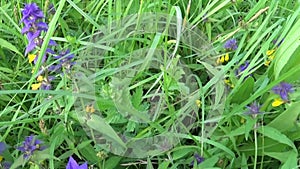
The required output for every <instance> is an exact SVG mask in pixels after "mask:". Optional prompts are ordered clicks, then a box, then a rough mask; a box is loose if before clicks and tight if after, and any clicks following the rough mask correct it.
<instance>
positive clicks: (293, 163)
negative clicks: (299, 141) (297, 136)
mask: <svg viewBox="0 0 300 169" xmlns="http://www.w3.org/2000/svg"><path fill="white" fill-rule="evenodd" d="M297 155H298V154H297V153H295V152H290V153H289V154H287V156H286V157H287V160H286V162H285V163H284V164H283V165H282V167H281V169H297V168H298V167H299V166H298V165H297V163H298V159H297Z"/></svg>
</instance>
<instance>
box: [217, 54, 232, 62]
mask: <svg viewBox="0 0 300 169" xmlns="http://www.w3.org/2000/svg"><path fill="white" fill-rule="evenodd" d="M228 61H229V53H226V54H225V55H222V56H221V57H219V58H218V59H217V64H218V65H219V64H223V63H225V62H228Z"/></svg>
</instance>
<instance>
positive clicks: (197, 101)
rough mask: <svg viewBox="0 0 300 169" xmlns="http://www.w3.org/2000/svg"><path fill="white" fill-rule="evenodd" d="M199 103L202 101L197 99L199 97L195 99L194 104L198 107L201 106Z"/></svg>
mask: <svg viewBox="0 0 300 169" xmlns="http://www.w3.org/2000/svg"><path fill="white" fill-rule="evenodd" d="M201 103H202V102H201V100H199V99H197V100H196V105H197V106H198V107H201Z"/></svg>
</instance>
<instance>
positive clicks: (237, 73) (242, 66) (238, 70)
mask: <svg viewBox="0 0 300 169" xmlns="http://www.w3.org/2000/svg"><path fill="white" fill-rule="evenodd" d="M248 66H249V61H246V62H245V64H243V65H241V66H240V67H239V68H238V69H237V70H236V72H235V75H236V76H237V77H240V76H241V75H242V73H243V72H244V71H245V70H246V69H247V68H248ZM250 76H251V75H250ZM247 77H249V75H248V76H246V78H247Z"/></svg>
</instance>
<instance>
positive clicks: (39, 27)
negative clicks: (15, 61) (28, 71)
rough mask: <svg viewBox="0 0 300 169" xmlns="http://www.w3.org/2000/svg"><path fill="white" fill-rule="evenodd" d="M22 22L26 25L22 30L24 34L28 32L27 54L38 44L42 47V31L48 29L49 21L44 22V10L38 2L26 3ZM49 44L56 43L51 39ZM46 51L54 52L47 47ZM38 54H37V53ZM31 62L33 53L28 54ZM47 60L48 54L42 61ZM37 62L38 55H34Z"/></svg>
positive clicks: (53, 44)
mask: <svg viewBox="0 0 300 169" xmlns="http://www.w3.org/2000/svg"><path fill="white" fill-rule="evenodd" d="M22 15H23V17H22V19H21V22H23V23H24V27H23V29H22V31H21V33H22V34H26V36H27V39H28V45H27V47H26V49H25V55H27V54H28V53H29V52H31V51H32V50H34V49H35V48H36V47H37V46H38V47H41V46H42V44H43V39H42V38H41V37H40V36H41V33H42V32H43V31H44V32H46V31H47V30H48V25H47V23H45V22H43V21H42V19H43V18H44V14H43V12H42V10H41V9H40V8H39V7H38V6H37V4H36V3H31V4H26V5H25V7H24V9H23V11H22ZM48 45H49V46H55V45H56V43H55V41H53V40H50V42H49V44H48ZM46 53H52V50H51V49H47V52H46ZM36 56H37V55H36ZM28 57H29V62H30V63H31V62H32V58H33V55H30V56H28ZM45 60H46V55H44V56H43V59H42V61H43V62H44V61H45ZM34 61H35V63H36V61H37V57H34Z"/></svg>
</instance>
